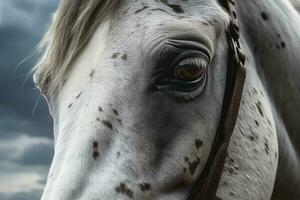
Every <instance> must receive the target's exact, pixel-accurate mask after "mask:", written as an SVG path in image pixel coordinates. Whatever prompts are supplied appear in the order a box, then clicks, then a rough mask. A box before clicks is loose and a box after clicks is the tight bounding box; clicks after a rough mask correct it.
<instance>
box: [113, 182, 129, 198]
mask: <svg viewBox="0 0 300 200" xmlns="http://www.w3.org/2000/svg"><path fill="white" fill-rule="evenodd" d="M115 190H116V192H117V193H121V194H125V195H127V196H128V197H129V198H131V199H132V198H133V191H132V190H131V189H130V188H128V187H127V185H126V184H125V183H120V185H119V186H117V187H116V188H115Z"/></svg>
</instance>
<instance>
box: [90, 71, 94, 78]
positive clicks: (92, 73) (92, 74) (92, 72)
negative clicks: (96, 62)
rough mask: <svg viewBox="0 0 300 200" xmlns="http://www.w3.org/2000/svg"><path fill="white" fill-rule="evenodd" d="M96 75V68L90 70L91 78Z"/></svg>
mask: <svg viewBox="0 0 300 200" xmlns="http://www.w3.org/2000/svg"><path fill="white" fill-rule="evenodd" d="M94 75H95V70H92V71H91V72H90V74H89V77H90V78H93V77H94Z"/></svg>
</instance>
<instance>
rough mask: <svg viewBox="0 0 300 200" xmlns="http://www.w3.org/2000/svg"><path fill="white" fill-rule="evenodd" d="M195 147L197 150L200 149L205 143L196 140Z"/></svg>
mask: <svg viewBox="0 0 300 200" xmlns="http://www.w3.org/2000/svg"><path fill="white" fill-rule="evenodd" d="M195 145H196V148H197V149H199V148H200V147H202V145H203V142H202V141H201V140H199V139H196V140H195Z"/></svg>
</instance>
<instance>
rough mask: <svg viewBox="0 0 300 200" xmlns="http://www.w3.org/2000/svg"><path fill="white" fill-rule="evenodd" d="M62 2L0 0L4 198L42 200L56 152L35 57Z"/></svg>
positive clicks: (0, 176)
mask: <svg viewBox="0 0 300 200" xmlns="http://www.w3.org/2000/svg"><path fill="white" fill-rule="evenodd" d="M57 4H58V0H0V200H37V199H40V197H41V194H42V190H43V187H44V184H45V181H46V176H47V173H48V170H49V166H50V162H51V159H52V155H53V141H52V122H51V118H50V116H49V112H48V108H47V106H46V103H45V101H44V100H43V98H40V101H39V103H38V106H37V108H36V110H35V112H34V113H33V114H32V111H33V109H34V106H35V103H36V101H37V98H38V96H39V92H38V91H37V90H36V89H35V88H34V84H33V82H32V77H31V75H30V74H29V75H28V80H27V81H26V82H25V84H23V83H24V80H25V79H26V75H27V73H28V72H29V71H30V70H31V68H32V66H33V65H34V63H35V61H36V58H37V56H33V57H31V58H29V59H28V60H26V61H25V62H24V63H22V64H20V66H19V67H18V68H17V65H18V64H19V63H20V62H21V61H22V60H23V59H24V58H26V57H28V56H30V55H32V54H33V53H34V51H35V47H36V46H37V44H38V42H39V41H40V39H41V37H42V35H43V33H44V32H45V31H46V30H47V28H48V26H49V23H50V19H51V16H52V14H53V12H54V11H55V10H56V7H57Z"/></svg>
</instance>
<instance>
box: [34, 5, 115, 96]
mask: <svg viewBox="0 0 300 200" xmlns="http://www.w3.org/2000/svg"><path fill="white" fill-rule="evenodd" d="M119 3H120V1H118V0H85V1H81V0H62V1H61V3H60V5H59V8H58V11H57V13H56V14H55V17H54V20H53V23H52V25H51V27H50V29H49V30H48V32H47V33H46V34H45V36H44V38H43V40H42V42H41V44H40V49H41V52H42V53H41V54H42V57H41V59H40V61H39V62H38V63H37V65H36V66H35V67H34V71H35V72H36V74H35V82H36V83H37V85H38V86H39V88H41V89H42V90H47V92H49V93H51V92H53V91H54V90H56V88H57V87H58V86H60V85H61V84H63V82H64V80H63V78H64V77H65V75H66V73H67V71H68V66H69V64H70V62H71V61H72V60H73V58H74V56H76V55H77V54H78V52H79V51H80V49H81V48H82V47H83V46H84V45H85V44H86V43H87V42H88V40H89V39H90V38H91V35H92V34H93V32H94V31H95V30H96V28H97V27H98V26H99V24H100V23H101V22H102V21H103V20H104V19H105V18H107V17H111V16H112V15H113V14H114V13H115V12H114V11H115V10H116V8H117V7H118V4H119Z"/></svg>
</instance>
